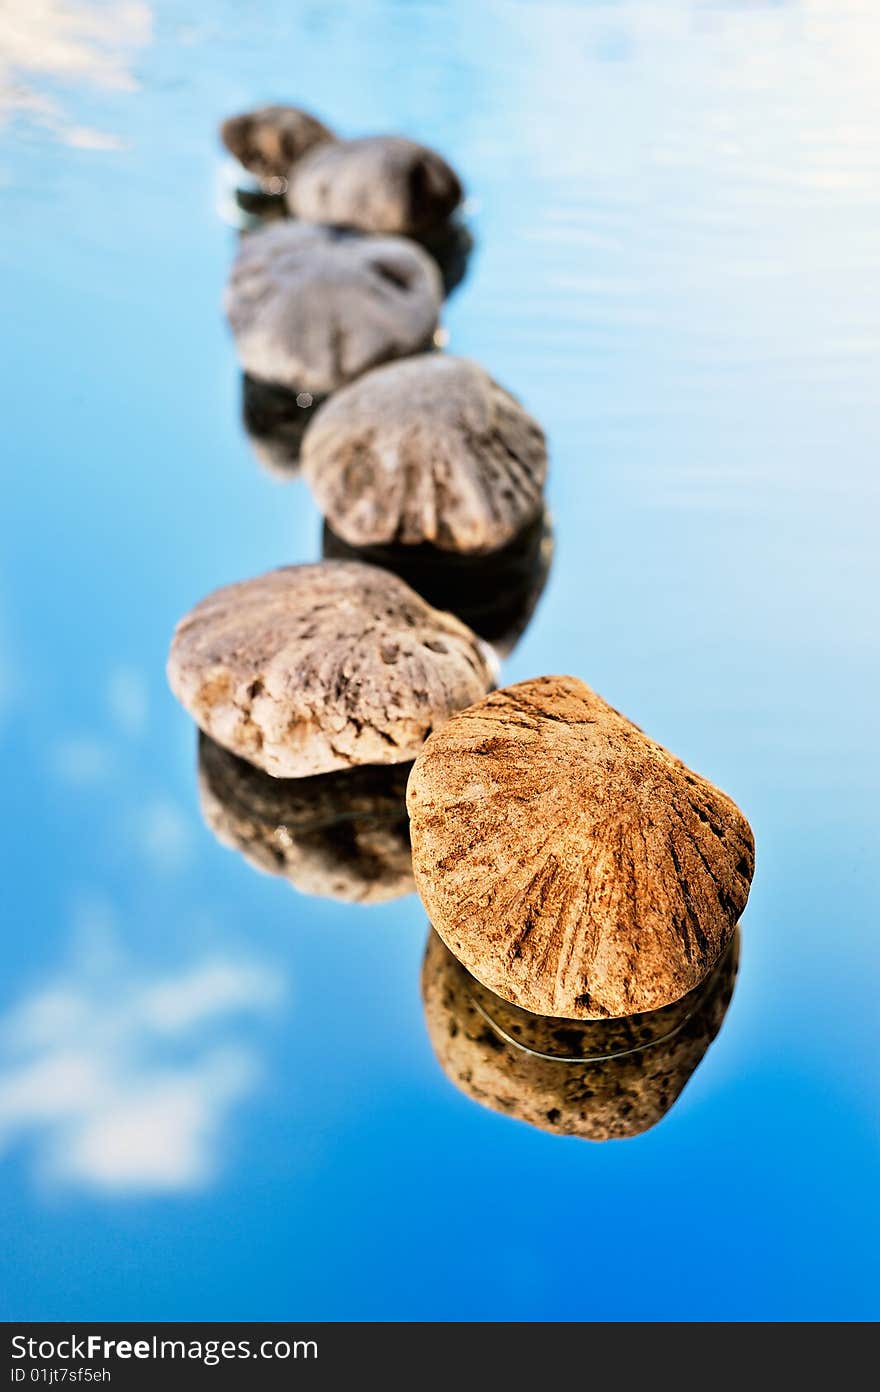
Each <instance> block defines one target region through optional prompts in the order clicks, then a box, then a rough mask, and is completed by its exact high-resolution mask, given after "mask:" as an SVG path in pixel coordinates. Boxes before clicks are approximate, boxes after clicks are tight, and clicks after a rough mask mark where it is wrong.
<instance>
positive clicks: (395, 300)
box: [224, 221, 443, 396]
mask: <svg viewBox="0 0 880 1392" xmlns="http://www.w3.org/2000/svg"><path fill="white" fill-rule="evenodd" d="M442 298H443V287H442V283H441V280H440V272H439V271H438V269H437V266H436V265H435V263H434V261H432V259H431V257H430V256H428V254H427V252H424V251H422V249H421V247H418V246H416V245H415V244H414V243H413V242H408V241H406V240H405V239H404V238H402V237H368V236H364V235H363V234H361V233H358V232H341V231H339V230H338V229H334V228H331V227H316V226H314V225H313V224H311V223H305V222H290V221H287V222H280V223H274V224H270V225H269V226H267V227H262V228H259V229H257V230H256V231H254V232H250V233H248V234H247V236H245V237H244V238H243V239H242V242H241V245H240V248H239V252H238V255H237V257H236V259H235V262H234V263H233V266H232V271H231V273H230V277H229V284H228V286H227V290H226V296H225V300H224V303H225V307H226V313H227V315H228V317H229V322H230V325H231V326H232V331H233V333H234V335H235V342H236V348H237V350H238V356H239V360H240V362H241V365H242V367H243V368H244V370H245V372H247V373H248V374H249V375H250V376H252V377H256V378H258V379H260V380H261V381H266V382H275V383H277V384H278V385H279V386H282V387H287V388H288V390H290V391H293V392H310V393H312V394H313V395H315V396H320V395H324V394H325V393H327V392H331V391H335V390H336V388H337V387H340V386H342V385H343V384H344V383H345V382H350V381H351V380H352V379H353V378H355V377H359V376H360V375H361V373H363V372H366V371H367V370H368V369H369V368H371V367H375V366H376V365H377V364H379V363H383V362H387V361H389V360H391V359H392V358H401V357H406V356H407V355H408V354H410V353H417V352H420V351H422V350H423V349H424V348H426V347H428V346H429V345H430V343H431V340H432V338H433V334H434V331H435V329H436V327H437V316H438V314H439V311H440V304H441V301H442Z"/></svg>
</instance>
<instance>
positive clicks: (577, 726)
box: [407, 677, 754, 1019]
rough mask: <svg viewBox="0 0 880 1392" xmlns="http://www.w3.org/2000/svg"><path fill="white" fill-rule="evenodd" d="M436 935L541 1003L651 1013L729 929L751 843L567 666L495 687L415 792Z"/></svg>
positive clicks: (424, 888) (413, 807)
mask: <svg viewBox="0 0 880 1392" xmlns="http://www.w3.org/2000/svg"><path fill="white" fill-rule="evenodd" d="M407 805H408V808H409V814H410V823H411V827H410V830H411V836H412V846H413V868H414V871H415V877H416V885H417V887H418V891H419V894H420V895H421V897H422V900H423V902H424V904H425V907H426V909H427V911H428V915H429V917H430V919H431V922H432V923H433V925H434V927H435V928H436V930H437V932H438V933H439V934H440V936H441V937H442V938H443V939H444V941H445V942H446V944H447V946H448V947H449V948H450V949H451V951H452V952H453V953H454V954H455V955H456V956H457V957H458V958H459V959H460V960H461V961H462V962H463V964H464V965H465V967H466V968H467V969H468V970H469V971H470V972H471V973H472V974H473V975H474V976H476V977H477V979H478V980H480V981H481V982H483V984H484V985H486V986H488V987H489V988H490V989H491V990H492V991H494V992H495V993H496V994H497V995H499V996H501V997H502V998H503V999H505V1000H509V1001H512V1002H514V1003H515V1004H516V1005H520V1006H522V1007H523V1008H524V1009H526V1010H530V1011H534V1012H536V1013H537V1014H541V1015H553V1016H563V1017H566V1018H572V1019H601V1018H604V1017H607V1016H616V1015H631V1014H634V1013H636V1012H640V1011H645V1010H656V1009H659V1008H661V1007H662V1006H665V1005H668V1004H670V1003H671V1002H672V1001H675V1000H678V998H679V997H680V996H683V995H685V994H686V993H687V992H688V991H691V990H693V988H694V987H695V986H697V985H698V984H699V982H700V981H701V980H702V979H703V977H704V976H705V975H706V973H707V972H708V971H709V970H710V968H711V967H712V966H713V964H714V963H715V962H716V961H717V959H718V957H719V956H720V954H721V952H722V951H723V949H724V947H725V946H726V945H727V943H728V942H729V940H730V938H731V936H732V933H733V929H734V926H735V924H736V922H737V920H738V918H739V916H740V914H741V913H742V911H743V909H744V907H745V904H746V900H747V898H748V893H749V885H750V882H751V878H752V871H753V869H754V841H753V838H752V832H751V829H750V827H749V825H748V822H747V821H746V820H745V818H744V817H743V815H742V813H741V812H740V811H739V809H738V808H737V807H736V805H735V804H734V803H733V802H732V801H731V800H730V798H729V797H727V796H726V795H725V794H724V793H722V792H720V791H719V789H718V788H715V787H714V786H713V785H712V784H711V783H709V782H707V781H706V780H705V779H704V778H700V777H698V776H697V775H696V774H693V773H691V771H690V770H689V769H688V768H686V767H685V765H684V764H683V763H681V762H680V760H678V759H676V758H675V757H674V756H673V755H672V754H670V753H668V751H667V750H665V749H663V748H662V746H661V745H659V744H655V742H654V741H653V740H651V739H649V738H648V737H647V736H646V735H645V734H643V732H642V731H641V730H640V729H639V728H638V726H636V725H634V724H633V723H632V722H631V721H629V720H627V719H626V717H625V716H622V715H620V714H619V712H617V711H616V710H614V709H613V708H612V707H611V706H609V705H607V704H606V702H605V701H603V700H602V698H601V697H599V696H597V695H596V693H595V692H593V691H591V690H590V688H589V687H588V686H585V685H584V683H583V682H581V681H578V680H576V679H575V678H573V677H538V678H536V679H535V680H533V681H526V682H521V683H519V684H518V685H516V686H511V687H508V688H506V689H503V690H500V691H495V692H493V693H492V694H491V695H490V696H487V697H486V698H485V699H483V700H481V701H479V702H478V703H477V704H476V705H475V706H473V707H471V709H469V710H465V711H462V712H461V713H460V714H459V715H457V716H455V717H454V718H453V719H452V720H450V721H449V722H448V724H447V725H446V726H444V728H443V729H442V730H440V731H438V732H437V733H436V734H435V735H433V736H432V737H431V739H430V740H429V741H428V742H427V744H426V746H425V748H424V750H423V751H422V753H421V755H420V756H419V757H418V759H417V760H416V764H415V767H414V769H413V771H412V774H411V776H410V780H409V786H408V789H407Z"/></svg>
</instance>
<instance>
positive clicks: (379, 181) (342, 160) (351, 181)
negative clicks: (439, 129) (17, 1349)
mask: <svg viewBox="0 0 880 1392" xmlns="http://www.w3.org/2000/svg"><path fill="white" fill-rule="evenodd" d="M461 198H462V187H461V181H460V179H459V177H458V175H457V174H456V172H455V170H454V169H452V168H451V166H450V165H448V164H447V163H446V160H445V159H443V157H442V156H441V155H438V154H437V153H436V151H434V150H430V149H428V147H427V146H425V145H419V144H418V143H417V142H416V141H414V140H407V139H405V138H404V137H403V136H398V135H377V136H367V137H365V138H362V139H360V140H338V141H335V142H334V143H333V144H332V145H323V146H319V147H318V148H317V149H314V150H312V151H310V153H309V154H308V155H306V157H305V158H304V159H302V160H300V161H299V162H298V163H297V165H296V168H295V169H293V170H291V173H290V179H289V186H288V191H287V204H288V207H289V208H290V211H291V212H292V213H293V214H294V215H295V216H296V217H301V218H306V219H308V220H309V221H310V222H327V223H333V224H335V225H337V226H341V227H358V228H360V229H361V230H362V231H364V232H402V233H404V234H407V235H418V234H421V233H425V232H428V231H429V230H430V229H432V228H434V227H436V226H437V225H438V224H439V223H441V222H443V221H445V219H446V218H448V217H449V215H450V213H452V212H453V210H454V209H455V208H457V207H458V204H459V203H460V202H461Z"/></svg>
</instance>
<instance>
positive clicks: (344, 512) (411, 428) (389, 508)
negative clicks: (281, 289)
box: [302, 353, 547, 555]
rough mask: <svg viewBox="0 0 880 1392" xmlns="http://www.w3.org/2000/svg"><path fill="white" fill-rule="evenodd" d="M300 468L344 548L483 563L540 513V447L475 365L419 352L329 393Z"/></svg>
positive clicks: (520, 415)
mask: <svg viewBox="0 0 880 1392" xmlns="http://www.w3.org/2000/svg"><path fill="white" fill-rule="evenodd" d="M302 467H303V475H304V477H305V479H306V481H307V483H308V485H309V487H310V488H311V490H312V493H313V494H314V496H315V499H316V501H317V504H318V506H319V508H320V509H321V511H322V513H323V514H324V516H325V517H326V518H327V521H328V522H329V523H330V525H331V527H332V528H333V530H334V532H336V534H337V535H338V536H341V537H343V538H344V539H345V540H346V541H347V542H349V544H350V545H352V546H391V545H402V546H419V545H430V546H436V547H438V548H439V549H440V550H441V551H451V552H455V553H460V554H467V555H474V554H478V555H487V554H489V553H490V552H493V551H498V550H499V549H500V548H501V547H503V546H507V545H508V544H509V543H510V542H511V541H513V539H514V538H515V537H516V536H518V535H519V533H520V532H521V531H522V530H523V528H524V527H525V526H527V525H528V523H529V522H531V520H532V519H533V518H534V517H535V516H536V514H537V513H538V512H540V510H541V506H542V490H543V487H544V478H545V476H546V472H547V446H546V442H545V440H544V432H543V431H542V429H541V427H540V425H539V424H538V422H537V421H536V420H535V419H534V417H533V416H531V415H530V414H529V412H528V411H526V409H525V408H524V407H523V406H522V405H521V404H520V402H519V401H517V399H516V398H515V397H514V396H511V394H510V393H509V392H508V391H505V389H504V387H502V386H500V385H499V384H498V383H497V382H496V381H494V380H493V378H492V377H490V376H489V373H488V372H486V371H485V369H484V368H482V367H481V366H480V365H479V363H475V362H471V361H470V360H469V359H467V358H457V357H452V356H450V355H449V354H446V353H422V354H419V355H417V356H416V357H411V358H408V359H406V360H405V361H404V362H395V363H386V364H384V365H383V366H381V367H378V368H375V369H374V370H373V371H372V372H367V373H365V374H364V376H363V377H361V378H360V379H359V380H358V381H356V382H351V383H349V384H348V385H347V386H345V387H343V389H342V390H341V391H339V392H337V393H336V394H335V395H334V397H333V399H332V400H331V401H328V402H327V403H326V405H325V406H323V407H322V409H321V410H320V411H319V412H318V413H317V415H316V416H315V418H314V420H313V421H312V422H311V423H310V425H309V428H308V431H307V432H306V435H305V438H304V440H303V447H302Z"/></svg>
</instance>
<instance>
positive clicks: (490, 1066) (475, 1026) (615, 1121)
mask: <svg viewBox="0 0 880 1392" xmlns="http://www.w3.org/2000/svg"><path fill="white" fill-rule="evenodd" d="M738 961H739V931H738V930H737V932H736V934H735V935H734V937H733V939H732V940H731V942H730V944H729V945H728V947H727V948H726V950H725V952H724V954H723V955H722V957H721V959H720V961H719V962H718V963H717V965H716V966H715V968H714V969H713V970H712V972H711V973H710V974H709V976H708V977H707V978H706V980H705V981H704V982H702V983H701V985H700V986H698V987H697V989H696V990H695V991H692V992H690V994H689V995H687V996H683V997H682V999H681V1000H679V1001H676V1002H675V1003H674V1004H673V1005H668V1006H664V1008H663V1009H662V1010H654V1011H650V1012H648V1013H646V1014H642V1015H631V1016H628V1017H624V1018H619V1019H611V1020H598V1021H597V1020H590V1021H580V1020H556V1019H551V1018H549V1017H545V1016H541V1015H532V1014H530V1013H529V1012H528V1011H525V1010H520V1009H519V1008H518V1007H517V1006H514V1005H510V1004H508V1003H507V1002H506V1001H503V1000H501V999H500V998H499V997H498V996H495V995H494V994H493V993H492V992H491V991H489V990H488V989H487V988H486V987H485V986H482V985H481V984H480V983H479V982H478V981H476V980H475V978H474V977H472V976H470V975H469V973H468V972H467V971H465V969H464V967H463V966H462V965H461V963H460V962H458V961H457V959H456V958H455V957H453V955H452V953H451V952H450V951H449V949H448V948H447V947H446V946H445V944H444V943H443V942H442V940H441V939H440V938H439V937H438V935H437V934H436V933H435V932H434V931H433V929H432V930H431V934H430V936H429V938H428V945H427V949H426V952H425V960H424V965H423V968H422V999H423V1002H424V1008H425V1020H426V1023H427V1027H428V1034H429V1036H430V1039H431V1044H432V1046H433V1048H434V1052H435V1054H436V1055H437V1058H438V1060H439V1062H440V1065H441V1067H442V1068H443V1071H444V1072H445V1073H446V1074H447V1076H448V1077H449V1078H450V1079H451V1081H452V1082H453V1083H454V1084H455V1085H456V1087H458V1088H460V1089H461V1091H462V1092H464V1093H465V1094H466V1095H467V1096H468V1097H472V1098H473V1099H474V1100H475V1101H477V1102H481V1103H482V1104H483V1105H484V1106H485V1107H489V1108H491V1109H492V1110H493V1111H496V1112H503V1113H505V1114H506V1115H508V1116H512V1117H517V1118H518V1119H519V1120H521V1121H526V1122H528V1123H529V1124H530V1125H532V1126H536V1127H538V1128H539V1129H541V1130H543V1131H552V1132H554V1133H555V1134H557V1135H564V1136H580V1137H583V1138H584V1139H586V1140H591V1141H605V1140H621V1139H623V1138H624V1137H627V1136H637V1135H640V1134H641V1133H642V1132H644V1131H648V1130H650V1128H651V1127H652V1126H656V1124H657V1122H658V1121H660V1120H661V1119H662V1118H663V1117H664V1116H665V1115H666V1113H667V1112H668V1111H669V1109H670V1107H671V1106H672V1104H673V1103H674V1102H675V1100H676V1098H677V1097H678V1096H679V1095H680V1093H681V1092H682V1089H683V1088H684V1086H685V1084H686V1083H687V1081H688V1079H689V1078H690V1077H691V1074H692V1073H693V1072H694V1071H695V1069H696V1068H697V1067H698V1065H699V1063H700V1061H701V1060H702V1058H703V1056H704V1054H705V1053H706V1050H707V1049H708V1047H709V1045H710V1044H711V1043H712V1040H713V1039H714V1038H715V1036H716V1035H717V1033H718V1031H719V1029H720V1028H721V1025H722V1022H723V1020H724V1016H725V1014H726V1013H727V1008H728V1006H729V1004H730V1000H731V997H732V995H733V988H734V983H735V981H736V973H737V965H738Z"/></svg>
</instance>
